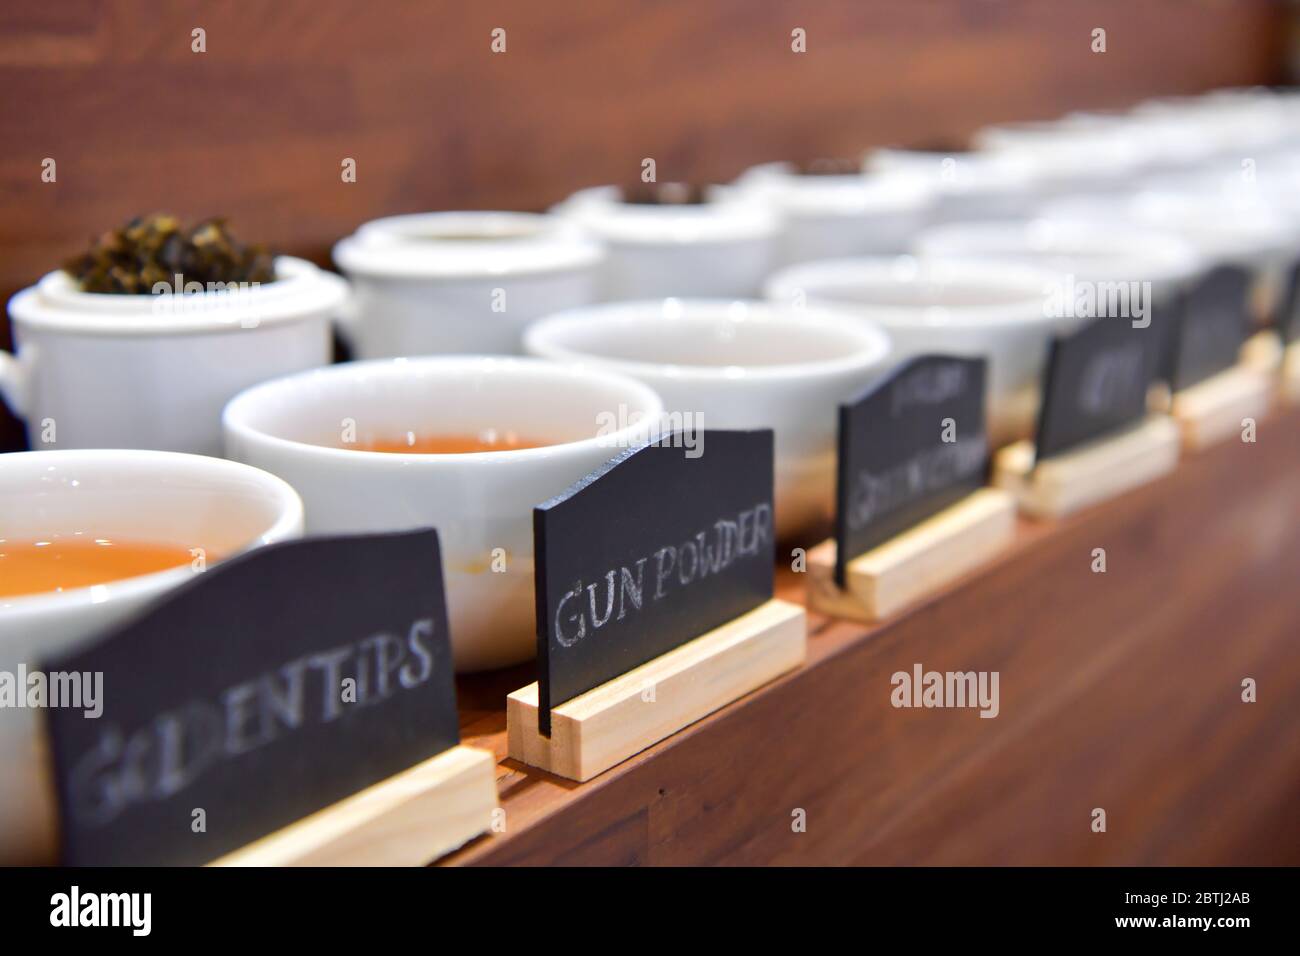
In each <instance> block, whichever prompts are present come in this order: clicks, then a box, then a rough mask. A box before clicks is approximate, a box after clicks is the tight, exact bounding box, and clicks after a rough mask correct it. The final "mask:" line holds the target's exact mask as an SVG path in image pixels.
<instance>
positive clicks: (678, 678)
mask: <svg viewBox="0 0 1300 956" xmlns="http://www.w3.org/2000/svg"><path fill="white" fill-rule="evenodd" d="M807 632H808V622H807V614H806V613H805V611H804V609H803V608H802V607H800V606H799V605H797V604H792V603H790V602H788V601H782V600H779V599H776V598H773V599H772V600H770V601H768V602H766V603H765V604H761V605H759V606H758V607H756V608H754V609H753V610H752V611H749V612H748V613H746V614H742V615H741V616H740V617H738V618H736V619H734V620H732V621H728V622H727V623H726V624H723V625H722V626H721V627H717V628H714V629H713V630H712V631H709V632H708V633H706V634H703V635H701V636H700V637H697V638H695V639H694V640H692V641H689V642H688V643H686V644H683V645H682V646H681V647H677V648H674V649H673V650H671V651H669V652H668V653H666V654H662V655H660V656H659V657H656V658H654V659H653V660H651V661H647V662H646V663H645V664H642V665H641V666H640V667H636V668H634V669H632V670H630V671H628V672H627V673H625V674H621V675H619V676H618V677H616V678H614V679H613V680H610V681H607V682H606V683H604V684H601V685H600V686H599V687H595V688H593V689H592V690H589V691H587V692H586V693H585V694H581V695H579V696H577V697H574V698H573V699H572V700H568V701H565V702H564V703H563V704H560V705H559V706H558V707H553V708H552V709H551V736H550V737H544V736H542V735H541V734H540V733H539V732H538V729H537V717H538V697H537V695H538V685H537V684H536V683H533V684H529V685H528V686H527V687H523V688H520V689H519V690H517V691H515V692H514V693H512V694H510V695H509V697H507V698H506V728H507V731H506V732H507V738H508V741H509V752H510V756H511V757H513V758H514V759H515V760H519V761H522V762H523V763H526V764H529V765H530V766H534V767H540V768H541V769H542V770H546V771H548V772H550V773H553V774H556V775H557V776H561V777H565V778H567V779H569V780H577V781H580V782H581V781H585V780H590V779H591V778H592V777H594V776H596V775H597V774H600V773H603V772H604V771H606V770H608V769H609V768H610V767H613V766H615V765H616V764H619V763H622V762H623V761H624V760H627V759H628V758H629V757H631V756H633V755H634V754H637V753H640V752H641V751H642V750H645V749H646V748H647V747H649V746H651V745H652V744H656V743H658V742H659V741H661V740H663V739H665V738H667V737H669V736H671V735H672V734H674V733H676V732H677V731H679V730H681V729H682V728H683V727H686V726H688V725H690V724H693V723H694V722H695V721H697V720H699V719H701V718H702V717H706V716H707V715H709V714H711V713H713V711H715V710H718V709H719V708H721V707H725V706H726V705H727V704H729V703H731V702H732V701H734V700H736V699H738V698H740V697H743V696H744V695H745V694H748V693H749V692H750V691H752V690H755V689H757V688H758V687H761V686H762V685H764V684H766V683H768V682H770V681H772V680H774V679H775V678H777V677H779V676H780V675H782V674H784V673H786V672H787V671H790V670H794V669H795V668H797V667H799V666H800V665H801V664H802V663H803V661H804V657H805V654H806V651H807Z"/></svg>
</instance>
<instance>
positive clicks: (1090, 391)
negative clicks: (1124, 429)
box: [1076, 343, 1146, 415]
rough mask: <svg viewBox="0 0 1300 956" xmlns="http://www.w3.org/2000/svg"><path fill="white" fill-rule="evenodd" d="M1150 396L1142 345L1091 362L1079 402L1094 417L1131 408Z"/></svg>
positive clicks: (1116, 350)
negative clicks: (1140, 397)
mask: <svg viewBox="0 0 1300 956" xmlns="http://www.w3.org/2000/svg"><path fill="white" fill-rule="evenodd" d="M1139 392H1141V393H1143V394H1144V393H1145V392H1146V354H1145V352H1144V349H1143V347H1142V345H1141V344H1140V343H1135V344H1132V345H1125V346H1120V347H1118V348H1112V349H1106V350H1104V351H1101V352H1098V353H1097V354H1096V355H1094V356H1093V357H1092V358H1090V359H1089V361H1088V364H1087V366H1086V367H1085V368H1084V370H1083V374H1082V375H1081V376H1080V378H1079V391H1078V394H1077V395H1076V400H1077V401H1078V403H1079V407H1080V408H1082V409H1083V410H1084V411H1085V412H1087V413H1088V414H1090V415H1109V414H1113V413H1114V412H1116V411H1118V410H1120V409H1124V408H1128V407H1129V406H1131V405H1132V404H1133V403H1134V402H1135V401H1138V400H1140V399H1139V394H1138V393H1139Z"/></svg>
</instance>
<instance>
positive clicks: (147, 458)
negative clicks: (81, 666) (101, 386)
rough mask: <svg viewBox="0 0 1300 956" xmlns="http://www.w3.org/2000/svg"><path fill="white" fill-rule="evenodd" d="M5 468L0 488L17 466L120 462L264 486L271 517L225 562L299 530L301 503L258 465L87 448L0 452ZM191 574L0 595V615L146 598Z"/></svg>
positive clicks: (34, 614) (185, 570) (176, 571)
mask: <svg viewBox="0 0 1300 956" xmlns="http://www.w3.org/2000/svg"><path fill="white" fill-rule="evenodd" d="M4 461H5V464H6V468H5V469H4V471H0V487H2V486H3V485H4V483H5V481H6V479H7V478H8V476H11V475H13V474H14V473H15V470H17V469H25V468H35V467H41V468H42V469H43V468H47V467H59V466H67V467H73V468H75V467H79V466H85V467H103V468H105V469H111V468H112V467H113V466H114V464H121V463H123V462H129V463H134V464H138V465H144V466H146V467H150V468H153V467H156V468H157V469H158V471H159V473H161V474H164V475H167V476H169V477H174V476H176V475H178V474H180V473H192V474H194V475H200V474H209V475H214V476H215V475H219V474H224V475H237V476H239V477H241V478H243V479H245V480H249V481H252V482H255V483H256V484H257V486H258V487H259V488H260V489H262V490H264V491H265V492H266V493H267V495H268V497H269V498H271V499H272V501H273V502H274V505H275V511H276V518H275V520H274V521H273V522H272V523H271V524H270V525H269V526H268V527H267V528H266V529H265V530H264V531H262V532H261V533H260V534H259V535H258V536H257V537H256V538H254V539H252V540H250V541H248V542H247V543H246V544H245V546H244V547H243V548H241V549H240V550H239V551H237V552H235V553H234V554H228V555H225V557H224V559H223V560H229V559H230V558H232V557H234V556H235V554H242V553H244V552H245V551H247V550H249V549H250V548H253V547H255V546H257V545H263V544H273V543H275V542H277V541H285V540H288V539H290V538H293V537H295V536H296V535H297V534H298V532H299V531H301V529H302V524H303V505H302V499H301V498H300V497H299V496H298V492H297V491H295V490H294V489H293V487H292V486H291V485H290V484H289V483H288V482H286V481H285V480H284V479H282V478H278V477H276V476H275V475H272V474H270V473H269V472H266V471H263V470H261V469H260V468H254V467H253V466H252V465H245V464H242V463H240V462H235V461H227V460H226V459H224V458H210V457H208V456H206V455H191V454H187V453H185V452H174V451H148V450H143V449H134V448H132V449H115V448H87V449H68V450H58V451H28V452H12V453H10V454H7V455H5V456H4ZM193 576H194V572H193V571H192V570H190V568H189V567H188V566H186V567H179V568H171V569H169V570H166V571H157V572H154V573H153V574H141V575H136V576H134V577H128V578H118V579H115V580H113V581H108V582H105V583H104V584H99V585H93V586H90V587H84V588H71V589H69V590H66V591H57V592H42V593H37V594H25V595H20V596H15V597H10V598H0V617H3V618H6V619H9V618H19V617H27V616H30V617H31V618H32V619H35V618H38V617H39V616H41V615H43V614H47V613H50V612H57V611H66V610H69V609H71V608H73V607H87V606H91V605H96V604H105V603H107V602H110V601H113V602H117V601H123V600H132V599H138V598H141V597H147V596H150V595H153V594H156V593H160V592H161V591H163V590H166V589H168V588H170V587H172V586H174V585H176V584H180V583H182V582H184V581H187V580H190V579H191V578H193Z"/></svg>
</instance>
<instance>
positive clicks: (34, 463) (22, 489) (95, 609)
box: [0, 450, 302, 861]
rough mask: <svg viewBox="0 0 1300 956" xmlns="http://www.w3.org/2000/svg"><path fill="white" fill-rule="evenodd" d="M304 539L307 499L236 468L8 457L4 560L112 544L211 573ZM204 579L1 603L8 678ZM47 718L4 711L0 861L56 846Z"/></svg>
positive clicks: (100, 457)
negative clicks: (20, 552) (12, 546)
mask: <svg viewBox="0 0 1300 956" xmlns="http://www.w3.org/2000/svg"><path fill="white" fill-rule="evenodd" d="M301 532H302V501H301V500H300V499H299V497H298V495H297V493H296V492H295V491H294V490H293V489H292V488H290V487H289V485H288V484H286V483H285V482H284V481H281V480H280V479H279V478H276V477H274V476H273V475H269V474H266V473H265V472H262V471H258V470H257V469H255V468H249V467H248V466H246V465H240V464H236V463H235V462H230V461H224V460H222V459H219V458H205V457H202V456H199V455H182V454H175V453H172V452H154V451H136V450H126V451H118V450H88V451H41V452H18V453H13V454H8V455H3V456H0V552H3V551H4V548H5V542H6V541H8V542H16V541H48V540H51V539H53V538H56V537H57V538H68V537H73V536H77V537H81V538H86V537H89V538H107V539H113V540H122V541H138V542H141V543H149V544H165V545H174V546H177V547H179V548H183V549H185V550H187V551H190V550H192V549H200V548H201V549H203V554H202V557H203V559H204V564H205V565H206V566H207V567H211V566H212V564H213V563H215V562H217V561H219V560H221V559H222V558H227V557H230V556H232V555H234V554H237V553H239V552H242V551H245V550H247V549H249V548H253V547H258V546H260V545H264V544H270V543H272V542H276V541H284V540H287V539H290V538H294V537H297V536H298V535H299V534H301ZM194 557H195V558H196V559H197V558H198V557H200V555H198V554H195V555H194ZM3 568H4V564H3V560H0V573H3ZM196 573H197V572H196V570H195V568H194V566H193V565H192V564H186V565H185V566H184V567H180V568H176V569H173V570H170V571H161V572H158V573H155V574H147V575H140V576H137V577H131V578H125V579H122V580H119V581H113V582H110V583H106V584H100V585H96V586H94V587H86V588H75V589H71V590H67V591H60V592H51V593H44V594H31V595H23V596H19V597H0V671H4V672H8V673H10V674H13V673H15V672H16V669H17V667H18V666H19V665H20V664H24V665H26V667H27V669H28V671H29V672H30V671H32V670H35V669H37V668H39V667H41V666H43V662H44V661H46V660H48V659H51V658H54V657H58V656H62V655H64V654H68V653H72V652H74V651H76V650H79V649H81V648H83V647H85V646H86V645H88V644H90V643H93V641H94V640H95V639H96V638H97V637H99V636H100V635H101V634H103V633H104V632H105V631H106V630H108V629H109V628H111V627H113V626H114V625H117V624H120V623H122V622H124V621H125V620H126V619H128V618H129V617H130V616H131V615H132V614H134V613H136V612H137V611H139V610H140V609H141V608H142V607H143V606H145V605H146V604H147V603H148V602H150V601H151V600H153V599H155V598H157V597H159V596H161V595H162V594H164V593H165V592H166V591H167V590H169V589H170V588H173V587H175V586H176V585H178V584H181V583H183V582H185V581H188V580H190V579H192V578H193V576H194V575H195V574H196ZM285 599H286V600H292V599H294V596H293V595H286V596H285ZM184 637H185V636H184V635H183V634H178V635H177V640H184ZM107 692H109V693H111V688H109V689H108V691H107ZM39 717H40V714H39V711H34V710H30V709H26V708H9V707H5V708H0V766H3V767H4V768H5V770H4V772H3V773H0V861H6V860H14V859H30V858H32V857H34V856H35V857H39V858H44V856H45V855H47V854H48V853H49V852H50V851H51V850H52V845H53V839H54V829H55V823H54V807H53V793H52V792H51V786H52V784H51V782H50V780H49V777H48V769H47V767H46V764H45V762H44V760H45V748H44V743H43V736H42V732H41V730H40V722H39Z"/></svg>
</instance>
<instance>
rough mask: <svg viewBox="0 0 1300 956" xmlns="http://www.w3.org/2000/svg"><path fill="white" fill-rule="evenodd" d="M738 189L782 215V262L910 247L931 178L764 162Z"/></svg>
mask: <svg viewBox="0 0 1300 956" xmlns="http://www.w3.org/2000/svg"><path fill="white" fill-rule="evenodd" d="M733 188H734V190H735V192H736V193H737V194H738V195H741V196H748V197H752V198H753V199H754V200H755V201H757V202H760V203H763V204H765V205H767V206H768V207H769V208H770V209H771V210H772V212H773V213H775V214H776V215H777V217H778V218H779V219H780V220H781V234H780V242H779V244H778V255H777V265H778V266H784V265H791V264H793V263H796V262H807V261H809V260H814V259H834V258H839V257H842V256H854V255H869V254H887V253H898V252H904V251H906V249H907V247H908V245H909V244H910V243H911V241H912V239H913V238H914V237H915V236H916V234H917V233H918V232H919V231H920V230H921V229H922V228H923V227H924V226H925V225H926V223H927V222H928V218H929V215H930V212H931V209H932V206H933V204H934V198H935V188H934V185H933V184H932V183H930V182H928V181H926V180H925V179H924V178H922V177H920V176H915V175H910V174H905V173H897V172H891V173H879V174H866V173H849V174H830V175H826V174H821V173H807V172H802V171H800V170H799V169H798V168H797V167H796V166H795V165H794V164H792V163H765V164H763V165H761V166H754V167H752V168H751V169H748V170H746V171H745V172H744V173H742V174H741V176H740V178H738V179H737V180H736V182H735V184H734V186H733Z"/></svg>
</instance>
